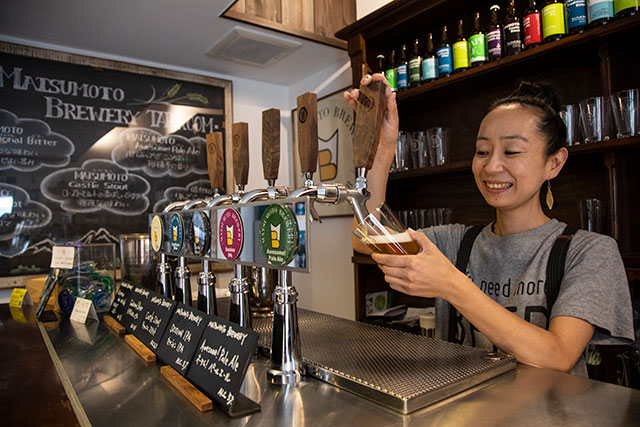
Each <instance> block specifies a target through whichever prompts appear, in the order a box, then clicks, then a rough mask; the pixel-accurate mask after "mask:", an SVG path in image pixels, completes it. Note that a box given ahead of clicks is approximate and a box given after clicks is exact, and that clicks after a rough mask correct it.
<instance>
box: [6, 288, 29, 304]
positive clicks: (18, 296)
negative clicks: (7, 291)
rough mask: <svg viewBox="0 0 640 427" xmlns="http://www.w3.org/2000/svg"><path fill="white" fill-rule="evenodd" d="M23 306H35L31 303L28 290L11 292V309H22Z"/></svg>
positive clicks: (16, 289)
mask: <svg viewBox="0 0 640 427" xmlns="http://www.w3.org/2000/svg"><path fill="white" fill-rule="evenodd" d="M23 305H33V302H32V301H31V295H29V291H27V290H26V289H18V288H15V289H14V290H13V292H11V298H9V307H16V308H20V307H22V306H23Z"/></svg>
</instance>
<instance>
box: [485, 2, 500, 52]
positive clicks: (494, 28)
mask: <svg viewBox="0 0 640 427" xmlns="http://www.w3.org/2000/svg"><path fill="white" fill-rule="evenodd" d="M490 10H491V20H490V21H489V27H488V28H487V47H488V56H489V61H495V60H496V59H500V58H502V25H500V22H499V21H498V11H499V10H500V6H498V5H497V4H494V5H493V6H491V7H490Z"/></svg>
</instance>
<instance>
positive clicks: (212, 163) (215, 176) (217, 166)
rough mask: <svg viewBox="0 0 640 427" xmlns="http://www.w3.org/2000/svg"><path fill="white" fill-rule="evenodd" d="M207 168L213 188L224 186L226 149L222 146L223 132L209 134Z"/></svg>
mask: <svg viewBox="0 0 640 427" xmlns="http://www.w3.org/2000/svg"><path fill="white" fill-rule="evenodd" d="M207 169H208V170H209V182H211V188H213V189H214V190H215V189H218V190H220V189H222V187H224V150H223V148H222V132H213V133H208V134H207Z"/></svg>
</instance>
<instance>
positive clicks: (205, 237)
mask: <svg viewBox="0 0 640 427" xmlns="http://www.w3.org/2000/svg"><path fill="white" fill-rule="evenodd" d="M189 238H190V240H191V250H192V252H193V254H194V255H195V256H205V255H206V254H207V251H209V242H210V241H211V240H210V239H211V226H210V225H209V217H208V216H207V214H206V213H204V212H199V211H198V212H194V213H193V216H192V217H191V227H190V228H189Z"/></svg>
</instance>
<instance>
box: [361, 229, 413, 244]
mask: <svg viewBox="0 0 640 427" xmlns="http://www.w3.org/2000/svg"><path fill="white" fill-rule="evenodd" d="M389 237H391V238H392V239H394V240H395V241H396V242H398V243H409V242H413V239H412V238H411V236H410V235H409V232H408V231H404V232H402V233H396V234H390V235H389V236H385V235H382V236H369V237H368V238H367V239H368V240H369V241H370V242H371V243H373V244H379V243H391V242H390V241H389Z"/></svg>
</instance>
